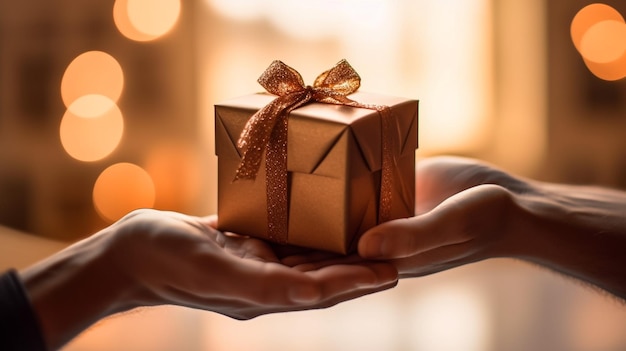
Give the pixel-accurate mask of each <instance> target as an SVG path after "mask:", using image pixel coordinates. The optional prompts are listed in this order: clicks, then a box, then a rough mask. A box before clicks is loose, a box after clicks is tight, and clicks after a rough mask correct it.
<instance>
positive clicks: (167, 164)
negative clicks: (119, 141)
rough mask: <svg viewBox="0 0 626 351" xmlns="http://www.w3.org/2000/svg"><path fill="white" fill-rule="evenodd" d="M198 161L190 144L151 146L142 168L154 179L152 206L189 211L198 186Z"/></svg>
mask: <svg viewBox="0 0 626 351" xmlns="http://www.w3.org/2000/svg"><path fill="white" fill-rule="evenodd" d="M201 162H202V160H201V158H200V156H199V155H198V153H197V152H196V150H195V149H194V148H193V147H192V146H191V145H187V144H181V143H178V144H175V143H164V144H162V145H157V146H155V147H153V148H151V150H150V153H149V154H148V156H147V158H146V161H145V169H146V171H147V172H148V174H150V176H151V177H152V180H153V182H154V188H155V191H156V199H155V202H154V207H156V208H159V209H167V210H174V211H182V212H189V211H191V210H192V208H193V205H194V202H195V200H196V199H197V196H198V189H200V188H201V181H202V179H201V177H200V174H201V170H200V164H201Z"/></svg>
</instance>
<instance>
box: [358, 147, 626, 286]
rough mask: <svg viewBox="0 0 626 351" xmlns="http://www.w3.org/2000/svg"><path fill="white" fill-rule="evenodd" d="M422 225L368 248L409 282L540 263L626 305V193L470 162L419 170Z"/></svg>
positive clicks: (421, 165)
mask: <svg viewBox="0 0 626 351" xmlns="http://www.w3.org/2000/svg"><path fill="white" fill-rule="evenodd" d="M416 180H417V181H416V194H417V196H416V214H417V215H416V216H415V217H412V218H407V219H399V220H394V221H389V222H386V223H383V224H381V225H379V226H377V227H375V228H372V229H370V230H369V231H367V232H366V233H365V234H364V235H363V236H362V237H361V239H360V241H359V246H358V250H359V254H360V255H361V256H362V257H364V258H369V259H381V260H390V262H392V263H393V264H394V265H396V267H397V268H398V272H399V274H400V277H413V276H422V275H426V274H431V273H435V272H439V271H442V270H446V269H450V268H453V267H457V266H460V265H463V264H467V263H471V262H475V261H479V260H484V259H488V258H493V257H513V258H520V259H524V260H527V261H531V262H534V263H537V264H540V265H543V266H545V267H548V268H551V269H553V270H556V271H559V272H561V273H564V274H566V275H569V276H573V277H576V278H579V279H582V280H585V281H587V282H590V283H592V284H595V285H596V286H599V287H601V288H603V289H605V290H607V291H609V292H611V293H613V294H614V295H616V296H620V297H622V298H626V269H625V268H624V267H626V255H624V254H623V253H624V252H625V250H626V216H625V215H624V213H626V212H624V209H625V208H626V193H624V192H621V191H616V190H610V189H604V188H600V187H591V186H573V185H562V184H551V183H543V182H538V181H533V180H528V179H524V178H521V177H515V176H512V175H510V174H507V173H506V172H503V171H501V170H499V169H497V168H495V167H492V166H490V165H487V164H484V163H481V162H478V161H475V160H470V159H463V158H455V157H435V158H431V159H426V160H423V161H420V162H418V167H417V175H416Z"/></svg>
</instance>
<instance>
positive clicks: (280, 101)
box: [234, 95, 294, 181]
mask: <svg viewBox="0 0 626 351" xmlns="http://www.w3.org/2000/svg"><path fill="white" fill-rule="evenodd" d="M293 99H294V97H293V96H292V95H286V96H279V97H277V98H276V99H274V100H272V102H270V103H269V104H267V105H266V106H265V107H263V108H262V109H260V110H259V111H257V112H256V113H255V114H254V115H252V117H250V119H249V120H248V122H247V123H246V126H245V127H244V129H243V131H242V132H241V134H240V136H239V140H238V141H237V147H239V148H240V149H241V150H243V156H242V159H241V163H240V164H239V167H238V168H237V172H236V174H235V179H234V180H235V181H236V180H239V179H251V180H254V179H256V175H257V173H258V172H259V167H260V166H261V159H262V157H263V152H264V151H265V150H266V149H267V145H268V144H269V143H270V138H271V135H272V132H273V130H274V129H275V126H276V124H277V122H278V120H279V117H280V115H281V114H283V113H284V111H286V110H289V109H290V107H291V106H292V105H293V104H294V101H293Z"/></svg>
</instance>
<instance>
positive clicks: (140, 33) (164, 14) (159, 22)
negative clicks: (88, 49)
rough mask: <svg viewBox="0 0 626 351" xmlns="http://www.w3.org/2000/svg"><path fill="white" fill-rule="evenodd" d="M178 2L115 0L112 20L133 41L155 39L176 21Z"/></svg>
mask: <svg viewBox="0 0 626 351" xmlns="http://www.w3.org/2000/svg"><path fill="white" fill-rule="evenodd" d="M180 8H181V4H180V0H116V1H115V4H114V5H113V20H114V21H115V25H116V26H117V29H118V30H119V31H120V33H122V34H123V35H124V36H125V37H127V38H129V39H131V40H135V41H149V40H154V39H157V38H159V37H161V36H163V35H165V34H166V33H167V32H169V31H170V30H171V29H172V27H174V25H175V24H176V22H177V21H178V17H179V15H180Z"/></svg>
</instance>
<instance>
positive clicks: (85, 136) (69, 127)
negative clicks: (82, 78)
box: [59, 94, 124, 161]
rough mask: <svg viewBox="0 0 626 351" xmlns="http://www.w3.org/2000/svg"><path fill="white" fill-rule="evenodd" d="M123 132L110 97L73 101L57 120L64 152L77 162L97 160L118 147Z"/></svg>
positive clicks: (122, 123) (83, 98)
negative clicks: (59, 120) (60, 118)
mask: <svg viewBox="0 0 626 351" xmlns="http://www.w3.org/2000/svg"><path fill="white" fill-rule="evenodd" d="M123 132H124V119H123V117H122V112H121V111H120V109H119V108H118V107H117V105H116V104H115V102H114V101H113V100H111V99H110V98H108V97H106V96H103V95H97V94H89V95H84V96H81V97H79V98H78V99H76V100H75V101H74V102H73V103H72V104H71V105H70V107H69V108H68V109H67V111H66V112H65V114H64V115H63V118H62V120H61V126H60V128H59V133H60V137H61V144H62V145H63V148H64V149H65V151H66V152H67V153H68V154H69V155H70V156H72V157H73V158H75V159H77V160H80V161H98V160H101V159H102V158H104V157H106V156H108V155H109V154H110V153H111V152H113V150H115V148H116V147H117V146H118V144H119V142H120V140H121V138H122V134H123Z"/></svg>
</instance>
